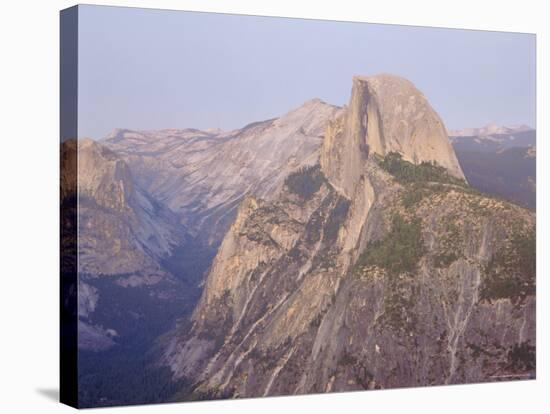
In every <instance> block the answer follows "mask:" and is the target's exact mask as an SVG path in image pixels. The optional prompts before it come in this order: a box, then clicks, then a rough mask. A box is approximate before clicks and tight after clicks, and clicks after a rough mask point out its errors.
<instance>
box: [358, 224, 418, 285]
mask: <svg viewBox="0 0 550 414" xmlns="http://www.w3.org/2000/svg"><path fill="white" fill-rule="evenodd" d="M421 230H422V227H421V221H420V219H418V218H412V219H408V220H407V219H405V218H403V217H402V216H401V215H399V214H395V215H394V216H393V218H392V225H391V229H390V231H389V233H388V234H387V235H386V236H385V237H384V238H382V239H381V240H377V241H374V242H372V243H369V245H368V246H367V248H366V249H365V251H364V252H363V253H362V254H361V256H360V257H359V260H358V261H357V264H356V268H362V267H364V266H377V267H380V268H382V269H385V270H386V271H387V272H388V273H390V274H393V275H399V274H401V273H405V272H408V273H412V272H414V271H415V270H416V266H417V264H418V261H419V260H420V258H421V257H422V256H423V255H424V253H425V251H426V249H425V247H424V243H423V240H422V234H421Z"/></svg>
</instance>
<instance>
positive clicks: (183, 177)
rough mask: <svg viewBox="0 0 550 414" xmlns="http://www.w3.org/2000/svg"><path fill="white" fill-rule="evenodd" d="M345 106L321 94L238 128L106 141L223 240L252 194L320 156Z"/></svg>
mask: <svg viewBox="0 0 550 414" xmlns="http://www.w3.org/2000/svg"><path fill="white" fill-rule="evenodd" d="M340 111H341V108H339V107H336V106H332V105H329V104H327V103H325V102H323V101H321V100H319V99H313V100H310V101H307V102H306V103H304V104H303V105H302V106H300V107H298V108H296V109H294V110H292V111H290V112H288V113H286V114H284V115H282V116H281V117H279V118H275V119H270V120H267V121H261V122H255V123H252V124H250V125H247V126H245V127H244V128H241V129H238V130H234V131H228V132H223V131H219V130H209V131H199V130H196V129H186V130H162V131H129V130H118V131H115V132H113V134H111V135H110V136H109V137H107V138H106V139H105V140H103V141H102V143H103V144H104V145H106V146H107V147H109V148H111V149H112V150H113V151H115V152H116V153H117V154H120V155H121V157H122V158H123V159H124V160H125V161H126V162H127V163H128V165H129V166H130V168H131V169H132V171H133V172H134V176H135V177H137V180H138V182H139V184H140V185H141V186H142V187H143V188H144V189H146V190H147V191H148V192H149V193H150V194H151V195H153V196H154V197H155V198H156V199H157V200H159V201H161V202H163V203H164V204H165V205H166V206H167V207H169V208H170V209H171V210H172V211H174V212H175V213H176V214H178V215H179V217H180V219H181V222H182V224H184V225H185V226H186V227H187V228H188V229H189V231H190V232H191V233H192V234H193V235H197V236H198V237H201V238H203V239H204V240H205V241H206V242H207V243H211V244H214V245H217V244H218V243H219V242H220V241H221V240H222V238H223V236H224V234H225V232H226V231H227V229H228V228H229V226H230V225H231V222H232V221H233V219H234V217H235V214H236V211H237V209H238V206H239V204H240V203H241V201H242V200H243V197H244V195H246V194H252V195H255V196H257V197H261V198H265V199H270V198H272V197H274V196H275V194H276V193H277V191H278V190H279V189H280V187H281V186H282V183H283V181H284V179H285V177H286V176H287V175H288V174H289V173H290V172H291V171H293V170H295V169H297V168H299V167H300V166H303V165H312V164H315V163H316V162H317V160H318V149H319V147H320V146H321V144H322V140H323V134H324V132H325V128H326V125H327V123H328V121H329V120H330V119H331V118H333V117H334V116H335V115H336V114H338V113H339V112H340Z"/></svg>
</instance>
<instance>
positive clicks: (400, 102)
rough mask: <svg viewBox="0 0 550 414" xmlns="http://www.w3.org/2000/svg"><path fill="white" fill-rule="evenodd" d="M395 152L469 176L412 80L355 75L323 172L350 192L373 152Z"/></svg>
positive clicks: (328, 142) (332, 130)
mask: <svg viewBox="0 0 550 414" xmlns="http://www.w3.org/2000/svg"><path fill="white" fill-rule="evenodd" d="M390 152H398V153H400V154H401V155H402V156H403V158H404V159H405V160H407V161H410V162H412V163H414V164H418V163H421V162H423V161H426V162H436V163H437V164H439V165H441V166H442V167H444V168H446V169H447V170H448V171H449V173H450V174H452V175H453V176H455V177H457V178H461V179H464V175H463V173H462V170H461V168H460V165H459V163H458V160H457V159H456V156H455V154H454V151H453V148H452V146H451V144H450V143H449V139H448V137H447V133H446V129H445V126H444V125H443V122H442V121H441V119H440V118H439V116H438V115H437V113H436V112H435V111H434V110H433V108H432V107H431V105H430V104H429V102H428V101H427V99H426V97H425V96H424V95H423V94H422V93H421V92H420V91H419V90H418V89H416V87H415V86H414V85H413V84H412V83H411V82H410V81H408V80H406V79H403V78H400V77H397V76H393V75H386V74H383V75H376V76H368V77H365V76H355V77H354V78H353V85H352V90H351V98H350V102H349V105H348V107H347V108H346V109H345V110H344V111H343V113H342V114H341V115H340V116H339V117H337V118H336V119H335V120H334V121H332V122H331V123H330V126H329V128H328V129H327V133H326V139H325V140H324V142H323V147H322V151H321V166H322V167H323V171H324V172H325V174H326V175H327V178H328V179H329V180H330V181H331V182H332V183H333V184H334V185H335V186H336V187H338V188H340V189H341V190H342V191H343V192H344V193H345V194H346V195H347V196H348V197H350V196H352V195H353V193H352V191H353V188H354V185H355V183H356V181H357V179H358V177H359V176H360V175H361V166H362V165H363V164H364V163H365V159H366V157H367V156H368V154H369V153H370V154H379V155H381V156H385V155H386V154H388V153H390Z"/></svg>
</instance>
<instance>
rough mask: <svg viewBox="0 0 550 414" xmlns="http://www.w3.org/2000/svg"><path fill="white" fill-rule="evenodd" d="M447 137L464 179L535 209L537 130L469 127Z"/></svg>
mask: <svg viewBox="0 0 550 414" xmlns="http://www.w3.org/2000/svg"><path fill="white" fill-rule="evenodd" d="M451 133H452V134H454V135H452V136H451V137H450V139H451V142H452V143H453V147H454V149H455V151H456V155H457V157H458V159H459V161H460V165H461V166H462V169H463V171H464V174H465V176H466V179H467V180H468V182H469V183H470V185H472V186H473V187H475V188H477V189H478V190H480V191H483V192H485V193H489V194H493V195H496V196H499V197H503V198H505V199H507V200H511V201H514V202H516V203H519V204H521V205H523V206H526V207H528V208H530V209H532V210H534V209H535V208H536V188H535V187H536V131H535V130H533V129H531V128H529V127H527V126H525V125H520V126H514V127H497V126H495V125H488V126H486V127H484V128H469V129H467V130H462V131H452V132H451Z"/></svg>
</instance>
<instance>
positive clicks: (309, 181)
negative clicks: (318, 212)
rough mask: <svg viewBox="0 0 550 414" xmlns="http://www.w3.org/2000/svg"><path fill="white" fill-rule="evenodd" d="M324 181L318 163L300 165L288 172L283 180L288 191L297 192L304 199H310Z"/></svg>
mask: <svg viewBox="0 0 550 414" xmlns="http://www.w3.org/2000/svg"><path fill="white" fill-rule="evenodd" d="M325 182H326V178H325V176H324V175H323V173H322V172H321V166H320V165H319V164H316V165H314V166H311V167H302V168H300V169H299V170H298V171H296V172H293V173H292V174H290V175H289V176H288V177H287V178H286V180H285V184H286V186H287V187H288V189H289V190H290V192H292V193H294V194H298V195H299V196H300V197H302V198H303V199H304V200H310V199H311V197H313V195H314V194H315V193H316V192H317V191H319V189H320V188H321V186H322V185H323V183H325Z"/></svg>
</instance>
